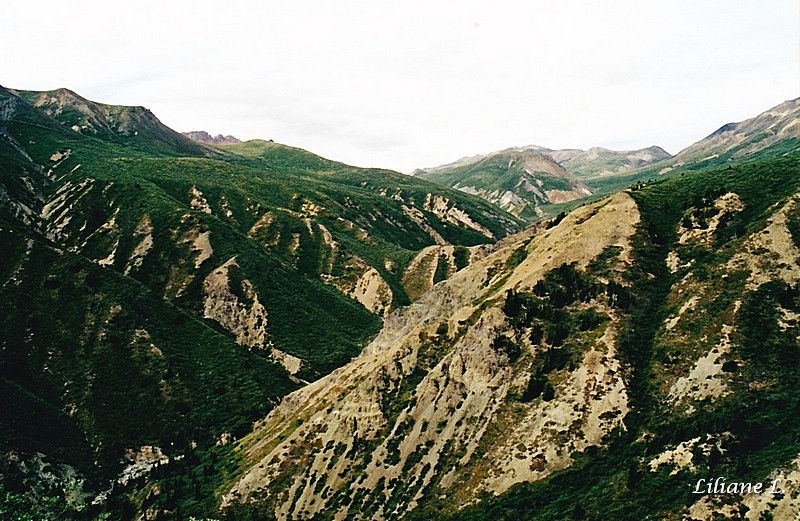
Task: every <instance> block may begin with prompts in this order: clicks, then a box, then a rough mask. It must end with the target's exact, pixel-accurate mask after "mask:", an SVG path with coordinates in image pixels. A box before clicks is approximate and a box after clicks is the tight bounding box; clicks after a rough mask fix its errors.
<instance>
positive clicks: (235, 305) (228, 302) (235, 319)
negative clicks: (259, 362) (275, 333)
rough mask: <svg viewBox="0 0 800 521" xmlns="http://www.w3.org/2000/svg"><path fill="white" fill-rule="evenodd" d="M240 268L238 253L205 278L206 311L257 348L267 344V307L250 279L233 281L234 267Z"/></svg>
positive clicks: (235, 334) (243, 341)
mask: <svg viewBox="0 0 800 521" xmlns="http://www.w3.org/2000/svg"><path fill="white" fill-rule="evenodd" d="M238 269H239V265H238V264H237V263H236V258H235V257H234V258H231V259H229V260H228V261H227V262H225V263H224V264H223V265H222V266H220V267H218V268H217V269H215V270H214V271H212V272H211V273H210V274H209V275H208V276H207V277H206V279H205V280H204V281H203V291H204V293H205V299H204V302H203V315H204V316H205V318H210V319H212V320H215V321H216V322H219V324H220V325H221V326H222V327H224V328H225V329H227V330H228V331H230V332H231V333H232V334H233V335H234V336H235V337H236V342H238V343H239V344H242V345H244V346H247V347H250V348H254V349H260V348H264V347H267V346H268V345H269V333H267V310H266V309H264V306H263V305H262V304H261V303H260V302H259V301H258V295H257V294H256V292H255V289H254V288H253V285H252V284H251V283H250V281H249V280H247V279H244V278H241V279H240V280H239V282H238V287H237V283H235V282H232V281H231V277H230V271H231V270H238Z"/></svg>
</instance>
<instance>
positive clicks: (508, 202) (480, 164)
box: [412, 148, 592, 220]
mask: <svg viewBox="0 0 800 521" xmlns="http://www.w3.org/2000/svg"><path fill="white" fill-rule="evenodd" d="M412 175H413V176H415V177H419V178H422V179H426V180H429V181H432V182H434V183H437V184H440V185H442V186H447V187H451V188H456V189H458V190H461V191H462V192H466V193H470V194H475V195H478V196H480V197H482V198H484V199H486V200H487V201H490V202H492V203H494V204H497V205H498V206H500V207H501V208H503V209H504V210H507V211H509V212H511V213H512V214H514V215H517V216H519V217H522V218H525V219H528V220H535V219H537V218H540V217H541V216H542V215H543V213H542V211H541V209H540V208H539V207H540V206H542V205H546V204H550V203H559V202H566V201H572V200H574V199H578V198H581V197H585V196H587V195H591V194H592V190H591V189H590V188H589V187H588V186H587V185H586V184H585V183H584V182H583V181H581V180H580V179H578V178H577V177H575V176H574V175H572V174H570V173H569V172H567V171H566V170H565V169H564V168H563V167H562V166H560V165H559V164H558V163H556V162H555V161H554V160H553V159H552V158H550V157H548V156H546V155H543V154H541V153H539V152H537V151H535V150H532V149H530V148H519V149H515V148H511V149H507V150H503V151H500V152H495V153H492V154H487V155H485V156H475V157H471V158H464V159H461V160H458V161H456V162H454V163H451V164H449V165H444V166H440V167H435V168H430V169H425V170H416V171H414V172H413V173H412Z"/></svg>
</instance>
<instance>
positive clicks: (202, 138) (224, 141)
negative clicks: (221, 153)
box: [181, 130, 242, 145]
mask: <svg viewBox="0 0 800 521" xmlns="http://www.w3.org/2000/svg"><path fill="white" fill-rule="evenodd" d="M181 134H183V135H184V136H186V137H188V138H189V139H191V140H192V141H196V142H198V143H204V144H206V145H228V144H232V143H241V142H242V141H241V140H240V139H237V138H235V137H233V136H223V135H222V134H217V135H216V136H212V135H211V134H209V133H208V132H206V131H205V130H193V131H191V132H181Z"/></svg>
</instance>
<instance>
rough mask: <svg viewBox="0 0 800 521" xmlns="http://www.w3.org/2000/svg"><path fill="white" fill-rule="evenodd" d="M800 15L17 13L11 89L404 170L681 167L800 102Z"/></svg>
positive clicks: (9, 49) (344, 3)
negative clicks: (696, 146) (719, 132)
mask: <svg viewBox="0 0 800 521" xmlns="http://www.w3.org/2000/svg"><path fill="white" fill-rule="evenodd" d="M799 5H800V3H799V2H798V1H797V0H759V1H752V0H669V1H662V0H657V1H653V0H647V1H641V0H638V1H634V0H630V1H629V0H619V1H616V0H606V1H599V0H594V1H589V0H585V1H557V0H548V1H543V0H533V1H531V0H529V1H502V0H494V1H483V2H473V1H458V2H456V1H452V0H451V1H449V2H445V1H436V0H427V1H420V2H417V1H413V0H403V1H391V2H389V1H380V0H364V1H361V0H338V1H331V0H319V1H317V0H315V1H310V0H309V1H303V0H299V1H298V0H295V1H281V2H277V1H238V0H228V1H223V0H215V1H211V2H207V1H192V2H178V1H166V0H158V1H137V2H126V3H117V2H108V1H104V2H99V1H80V0H77V1H75V2H64V1H63V0H60V1H36V0H25V1H18V0H10V1H9V0H6V1H4V2H3V9H2V15H0V44H1V45H2V57H1V58H0V63H1V64H2V68H1V69H0V70H2V76H0V84H2V85H3V86H6V87H12V88H19V89H30V90H49V89H54V88H58V87H68V88H70V89H72V90H75V91H76V92H78V93H79V94H81V95H83V96H84V97H87V98H90V99H92V100H95V101H101V102H106V103H114V104H124V105H144V106H146V107H147V108H149V109H151V110H152V111H153V112H154V113H155V114H156V115H157V116H158V117H159V118H160V119H161V120H162V121H163V122H164V123H165V124H167V125H169V126H170V127H172V128H174V129H176V130H180V131H187V130H207V131H209V132H211V133H214V134H216V133H223V134H233V135H235V136H236V137H238V138H240V139H251V138H264V139H274V140H275V141H278V142H282V143H286V144H289V145H294V146H299V147H302V148H306V149H308V150H310V151H312V152H315V153H318V154H320V155H323V156H325V157H328V158H331V159H336V160H339V161H344V162H347V163H351V164H355V165H359V166H380V167H386V168H393V169H395V170H399V171H401V172H410V171H411V170H413V169H414V168H416V167H424V166H435V165H438V164H442V163H447V162H450V161H452V160H455V159H458V158H459V157H462V156H465V155H474V154H478V153H485V152H489V151H492V150H498V149H502V148H507V147H511V146H521V145H527V144H537V145H542V146H547V147H550V148H588V147H591V146H604V147H607V148H615V149H633V148H641V147H645V146H649V145H653V144H658V145H661V146H663V147H664V148H666V149H667V150H668V151H669V152H672V153H675V152H677V151H678V150H680V149H681V148H683V147H685V146H688V145H689V144H691V143H692V142H694V141H697V140H698V139H700V138H702V137H704V136H705V135H707V134H709V133H711V132H712V131H714V130H716V128H718V127H719V126H721V125H723V124H724V123H727V122H730V121H740V120H742V119H746V118H748V117H751V116H754V115H756V114H758V113H760V112H762V111H764V110H766V109H768V108H770V107H772V106H774V105H777V104H778V103H780V102H782V101H784V100H786V99H790V98H795V97H798V96H800V7H798V6H799Z"/></svg>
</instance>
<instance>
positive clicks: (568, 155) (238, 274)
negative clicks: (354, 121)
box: [0, 88, 800, 520]
mask: <svg viewBox="0 0 800 521" xmlns="http://www.w3.org/2000/svg"><path fill="white" fill-rule="evenodd" d="M798 116H800V100H792V101H787V102H785V103H782V104H780V105H777V106H776V107H774V108H772V109H769V110H768V111H766V112H764V113H762V114H760V115H758V116H756V117H754V118H752V119H749V120H746V121H743V122H740V123H733V124H726V125H725V126H723V127H721V128H720V129H719V130H718V131H716V132H714V133H713V134H711V135H709V136H708V137H706V138H704V139H702V140H700V141H698V142H697V143H695V144H694V145H691V146H690V147H688V148H686V149H685V150H683V151H679V152H678V153H676V154H675V155H671V154H669V153H667V152H666V151H664V150H663V149H661V148H660V147H657V146H653V147H649V148H646V149H642V150H636V151H611V150H606V149H601V148H592V149H590V150H586V151H583V150H577V149H566V150H552V149H549V148H545V147H541V146H534V145H530V146H525V147H515V148H509V149H506V150H503V151H500V152H495V153H490V154H485V155H479V156H474V157H468V158H464V159H462V160H459V161H456V162H455V163H451V164H448V165H444V166H441V167H435V168H427V169H421V170H417V171H415V172H414V174H413V175H410V176H407V175H403V174H400V173H398V172H393V171H391V170H386V169H380V168H357V167H353V166H349V165H346V164H343V163H339V162H336V161H332V160H329V159H325V158H323V157H320V156H317V155H315V154H313V153H311V152H308V151H306V150H303V149H300V148H295V147H292V146H288V145H284V144H280V143H275V142H273V141H271V140H269V141H267V140H250V141H245V142H241V141H239V140H237V139H236V138H233V137H232V136H221V135H219V136H216V137H214V136H212V135H211V134H209V133H206V132H192V133H188V134H186V135H185V134H180V133H178V132H175V131H173V130H172V129H170V128H169V127H167V126H165V125H164V124H163V123H161V122H160V121H159V120H158V118H157V117H156V116H155V115H154V114H153V113H152V112H150V111H149V110H147V109H145V108H143V107H123V106H115V105H106V104H102V103H98V102H94V101H90V100H87V99H85V98H83V97H81V96H80V95H78V94H77V93H74V92H72V91H69V90H67V89H59V90H57V91H47V92H34V91H20V90H13V89H6V88H0V244H2V245H3V246H2V248H0V281H1V282H0V311H1V312H0V331H1V332H2V335H0V385H1V386H2V389H3V398H4V399H3V401H2V403H3V405H2V409H0V443H2V450H3V453H4V455H5V459H4V463H3V465H2V467H0V486H1V487H2V489H0V493H2V494H4V497H5V498H6V502H5V506H3V508H4V509H5V510H3V511H2V513H3V514H4V515H17V516H28V517H19V518H20V519H28V518H30V519H36V518H60V519H109V518H110V519H117V518H119V519H142V520H156V519H189V518H190V517H193V518H198V519H201V518H206V519H231V520H235V519H245V520H247V519H337V520H340V519H342V520H343V519H411V520H415V519H464V520H480V519H528V518H530V519H534V518H535V519H565V518H567V519H644V518H646V517H647V516H656V517H658V518H660V519H709V520H710V519H716V518H715V517H714V516H715V515H718V514H720V513H722V514H724V515H726V516H728V517H730V518H747V519H767V518H769V517H768V516H770V515H772V516H774V518H775V519H779V518H780V519H791V518H792V516H796V515H797V514H798V513H800V502H798V500H797V497H798V492H800V489H798V487H797V484H796V483H795V482H794V476H795V475H796V474H797V472H798V467H797V458H798V455H799V454H800V446H798V445H797V442H796V440H797V439H798V437H800V420H798V417H797V415H796V414H791V413H787V412H789V411H794V410H796V408H797V406H798V404H800V394H798V392H797V381H796V380H797V367H795V366H796V365H797V361H798V360H800V358H798V357H797V350H798V349H800V345H798V338H799V337H800V319H799V318H798V317H800V292H799V291H798V283H800V206H799V205H800V156H798V154H799V153H800V152H798V146H800V125H798V124H797V121H798ZM717 475H720V476H729V481H736V482H753V483H754V482H767V481H769V480H774V479H777V478H780V479H783V480H784V482H785V483H786V487H787V491H786V493H785V494H783V495H775V496H774V497H767V496H759V495H757V494H753V493H737V494H730V495H724V496H723V495H693V494H692V487H693V486H694V484H695V483H697V482H698V480H699V479H708V478H709V477H710V476H717Z"/></svg>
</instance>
